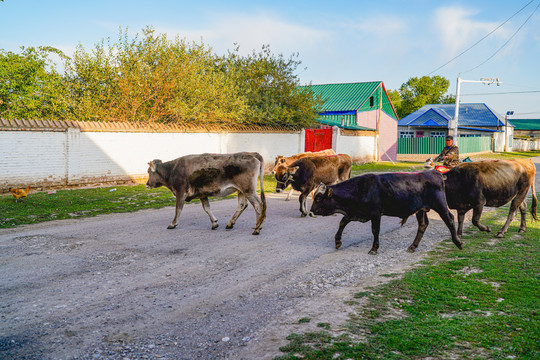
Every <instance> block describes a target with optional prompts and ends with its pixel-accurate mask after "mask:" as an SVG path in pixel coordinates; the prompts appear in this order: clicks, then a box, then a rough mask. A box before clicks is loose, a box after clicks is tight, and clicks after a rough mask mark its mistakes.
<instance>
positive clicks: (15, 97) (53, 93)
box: [0, 47, 67, 119]
mask: <svg viewBox="0 0 540 360" xmlns="http://www.w3.org/2000/svg"><path fill="white" fill-rule="evenodd" d="M51 54H56V55H59V56H63V54H62V53H61V52H60V51H59V50H57V49H54V48H50V47H39V48H33V47H29V48H24V47H23V48H21V53H20V54H15V53H12V52H9V51H3V50H1V49H0V117H1V118H4V119H34V118H48V119H59V118H62V117H63V116H64V114H65V113H66V111H67V107H66V104H65V101H64V98H63V96H62V95H63V94H64V90H63V82H62V77H61V76H60V75H59V74H58V73H57V72H56V71H55V70H54V64H53V63H52V62H51V61H50V60H49V56H50V55H51Z"/></svg>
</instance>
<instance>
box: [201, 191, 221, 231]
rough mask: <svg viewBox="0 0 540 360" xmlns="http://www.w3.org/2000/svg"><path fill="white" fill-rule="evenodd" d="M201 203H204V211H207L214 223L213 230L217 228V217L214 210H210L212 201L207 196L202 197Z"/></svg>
mask: <svg viewBox="0 0 540 360" xmlns="http://www.w3.org/2000/svg"><path fill="white" fill-rule="evenodd" d="M201 204H202V207H203V209H204V211H206V213H207V214H208V216H209V217H210V222H211V223H212V230H215V229H217V227H218V226H219V225H218V221H217V219H216V217H215V216H214V214H213V213H212V210H210V201H208V198H207V197H205V198H202V199H201Z"/></svg>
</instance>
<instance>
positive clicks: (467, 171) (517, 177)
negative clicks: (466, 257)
mask: <svg viewBox="0 0 540 360" xmlns="http://www.w3.org/2000/svg"><path fill="white" fill-rule="evenodd" d="M535 174H536V168H535V166H534V163H533V162H532V161H531V160H529V159H514V160H491V161H490V160H486V161H476V162H469V163H462V164H460V165H458V166H456V167H454V168H452V169H451V170H450V171H448V172H447V173H445V174H444V175H445V178H446V181H445V190H446V200H447V201H448V206H449V207H450V209H456V210H457V213H458V234H459V235H461V234H462V232H463V220H464V218H465V214H466V213H467V212H468V211H469V210H470V209H473V217H472V223H473V224H474V225H475V226H477V227H478V228H479V229H480V230H482V231H491V229H490V228H489V227H487V226H485V225H482V224H480V217H481V216H482V210H483V209H484V206H492V207H499V206H502V205H505V204H507V203H508V202H510V201H511V203H510V211H509V213H508V217H507V219H506V223H505V224H504V225H503V227H502V228H501V229H500V230H499V232H498V233H497V237H503V236H504V234H505V233H506V231H507V230H508V226H509V225H510V222H511V221H512V220H513V218H514V216H515V213H516V210H517V209H518V208H519V210H520V212H521V226H520V227H519V232H520V233H522V232H524V231H525V229H526V228H527V222H526V214H527V211H526V210H527V203H526V201H525V198H526V196H527V193H528V192H529V188H531V189H532V206H531V215H532V217H533V218H534V219H535V220H536V219H537V215H536V211H537V204H538V200H537V198H536V193H535V189H534V177H535Z"/></svg>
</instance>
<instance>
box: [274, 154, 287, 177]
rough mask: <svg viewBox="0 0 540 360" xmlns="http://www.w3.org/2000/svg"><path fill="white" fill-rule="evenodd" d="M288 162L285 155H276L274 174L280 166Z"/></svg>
mask: <svg viewBox="0 0 540 360" xmlns="http://www.w3.org/2000/svg"><path fill="white" fill-rule="evenodd" d="M286 162H287V160H285V157H284V156H283V155H278V156H276V161H275V162H274V169H273V170H272V174H276V173H277V171H278V169H279V168H280V167H282V166H285V163H286Z"/></svg>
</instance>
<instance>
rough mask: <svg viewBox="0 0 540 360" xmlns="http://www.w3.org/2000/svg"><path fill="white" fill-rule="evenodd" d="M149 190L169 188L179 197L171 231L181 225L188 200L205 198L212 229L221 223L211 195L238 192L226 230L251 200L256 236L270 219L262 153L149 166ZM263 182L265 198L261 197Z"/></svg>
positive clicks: (204, 156) (207, 156)
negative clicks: (211, 200) (211, 207)
mask: <svg viewBox="0 0 540 360" xmlns="http://www.w3.org/2000/svg"><path fill="white" fill-rule="evenodd" d="M148 165H149V168H148V182H147V183H146V186H147V187H148V188H155V187H159V186H165V187H167V188H169V190H171V191H172V193H173V194H174V196H176V210H175V213H174V219H173V221H172V222H171V224H170V225H169V226H168V229H174V228H175V227H176V225H177V224H178V216H179V215H180V213H181V212H182V208H183V206H184V201H187V202H189V201H191V200H193V199H201V203H202V206H203V209H204V211H206V213H207V214H208V216H209V217H210V221H211V222H212V229H216V228H217V227H218V222H217V219H216V217H215V216H214V214H213V213H212V211H211V210H210V202H209V201H208V197H210V196H220V197H222V196H227V195H230V194H232V193H234V192H238V208H237V210H236V212H235V213H234V215H233V216H232V218H231V220H229V223H228V224H227V226H226V228H227V229H231V228H232V227H233V226H234V224H235V223H236V220H237V219H238V217H239V216H240V214H241V213H242V212H243V211H244V210H245V208H246V207H247V202H248V201H249V202H250V203H251V205H253V208H254V209H255V213H256V214H257V223H256V224H255V230H254V231H253V235H258V234H259V233H260V231H261V227H262V223H263V221H264V219H265V218H266V199H265V196H264V188H263V175H264V174H263V173H264V160H263V158H262V156H261V155H260V154H258V153H255V152H253V153H247V152H242V153H236V154H202V155H187V156H183V157H180V158H178V159H175V160H171V161H167V162H162V161H161V160H153V161H150V162H149V163H148ZM258 178H259V179H260V185H261V197H260V198H259V197H258V196H257V180H258Z"/></svg>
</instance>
